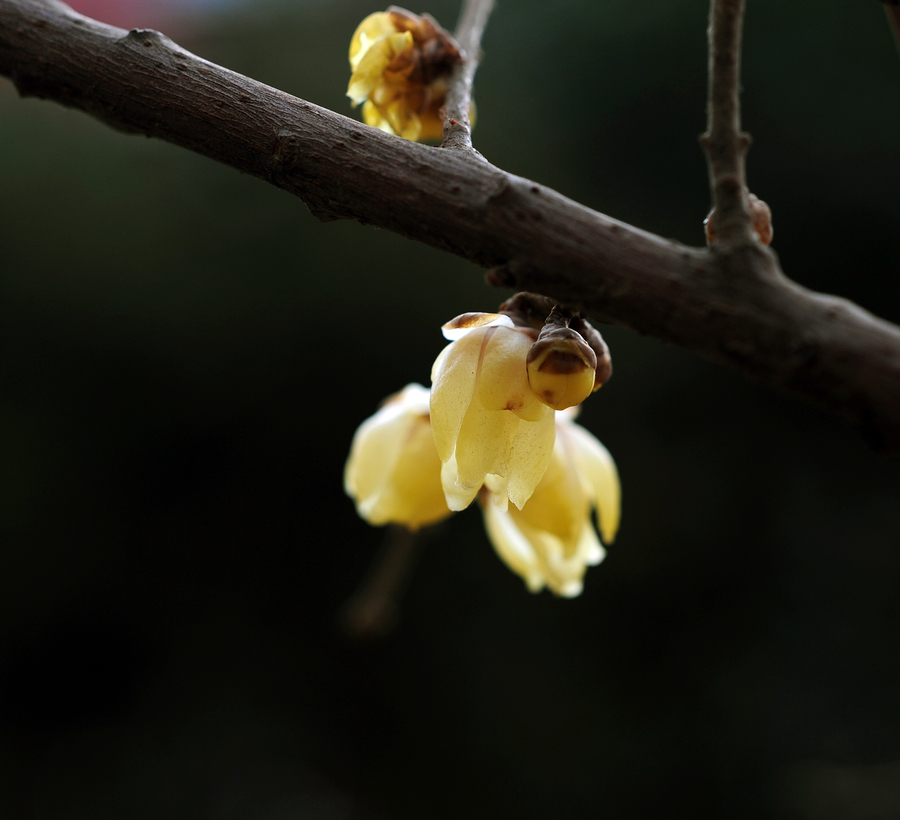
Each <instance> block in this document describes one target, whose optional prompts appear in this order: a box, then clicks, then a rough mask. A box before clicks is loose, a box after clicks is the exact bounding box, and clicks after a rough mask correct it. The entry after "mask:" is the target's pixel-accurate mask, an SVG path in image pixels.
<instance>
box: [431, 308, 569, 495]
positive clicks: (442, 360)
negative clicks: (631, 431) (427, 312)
mask: <svg viewBox="0 0 900 820" xmlns="http://www.w3.org/2000/svg"><path fill="white" fill-rule="evenodd" d="M443 330H444V335H445V336H446V337H447V338H448V339H451V340H452V341H451V343H450V344H449V345H448V346H447V347H445V348H444V350H443V351H442V352H441V353H440V355H439V356H438V357H437V360H436V361H435V363H434V367H433V368H432V373H431V380H432V383H433V384H432V389H431V425H432V430H433V431H434V443H435V445H436V447H437V452H438V456H439V457H440V460H441V462H442V463H443V465H444V466H443V470H442V481H443V486H444V493H445V495H446V498H447V505H448V506H449V507H450V509H452V510H462V509H464V508H465V507H467V506H468V505H469V504H471V503H472V501H473V500H474V499H475V496H476V495H477V494H478V491H479V489H480V488H481V486H482V485H483V484H484V483H485V482H486V481H487V480H488V478H489V477H490V480H491V483H492V488H493V490H494V492H493V493H492V498H493V502H494V503H495V504H497V505H498V506H499V507H501V508H505V507H506V505H507V500H509V501H512V502H513V504H515V505H516V506H517V507H519V508H521V507H522V506H523V505H524V504H525V503H526V502H527V501H528V499H529V498H530V497H531V494H532V493H533V492H534V488H535V487H536V486H537V485H538V482H539V481H540V480H541V477H542V476H543V475H544V471H545V470H546V469H547V464H548V463H549V462H550V455H551V453H552V452H553V441H554V436H555V424H554V421H553V411H552V410H551V409H550V408H549V407H548V406H547V405H546V404H544V403H543V402H541V401H540V400H539V399H538V397H537V396H536V395H535V393H534V391H533V390H532V389H531V387H530V386H529V384H528V370H527V366H526V359H527V357H528V351H529V349H530V348H531V345H532V344H533V343H534V340H535V336H536V334H535V333H533V332H530V331H528V330H524V329H522V328H517V327H515V326H514V324H513V321H512V319H510V318H509V317H508V316H505V315H501V314H497V313H466V314H463V315H462V316H458V317H457V318H456V319H454V320H452V321H451V322H448V323H447V324H446V325H444V328H443Z"/></svg>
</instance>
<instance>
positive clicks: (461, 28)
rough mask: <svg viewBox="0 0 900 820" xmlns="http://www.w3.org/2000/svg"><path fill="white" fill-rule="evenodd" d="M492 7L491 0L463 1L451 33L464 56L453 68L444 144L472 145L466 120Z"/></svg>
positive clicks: (465, 146)
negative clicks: (454, 29) (455, 25)
mask: <svg viewBox="0 0 900 820" xmlns="http://www.w3.org/2000/svg"><path fill="white" fill-rule="evenodd" d="M493 7H494V0H465V2H464V3H463V8H462V12H461V13H460V15H459V24H458V25H457V27H456V31H455V32H454V35H453V36H454V37H455V39H456V42H457V43H459V45H460V46H461V47H462V50H463V51H464V52H465V55H466V59H465V60H464V61H463V62H462V63H460V64H459V65H458V66H457V67H456V69H455V70H454V72H453V77H452V78H451V79H450V88H449V89H448V90H447V105H446V107H445V109H444V144H443V147H444V148H469V149H471V147H472V124H471V123H470V122H469V110H470V108H471V105H472V84H473V82H474V81H475V72H476V70H477V69H478V63H479V62H480V61H481V35H482V34H483V32H484V27H485V26H486V25H487V21H488V17H489V16H490V13H491V9H493Z"/></svg>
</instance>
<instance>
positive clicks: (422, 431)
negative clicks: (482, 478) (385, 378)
mask: <svg viewBox="0 0 900 820" xmlns="http://www.w3.org/2000/svg"><path fill="white" fill-rule="evenodd" d="M428 401H429V391H428V390H427V388H425V387H422V385H420V384H409V385H407V386H406V387H405V388H404V389H403V390H401V391H400V392H399V393H397V394H395V395H393V396H391V397H390V398H388V399H386V400H385V401H384V403H383V404H382V406H381V408H380V409H379V410H378V412H377V413H375V415H373V416H371V417H370V418H368V419H366V420H365V421H364V422H363V423H362V424H361V425H360V427H359V429H358V430H357V431H356V435H354V437H353V444H352V445H351V447H350V457H349V458H348V459H347V466H346V468H345V470H344V488H345V489H346V491H347V494H348V495H349V496H350V497H351V498H352V499H353V500H354V501H355V502H356V509H357V512H358V513H359V514H360V516H361V517H362V518H364V519H365V520H366V521H368V522H369V523H370V524H376V525H378V524H403V525H405V526H407V527H409V528H410V529H417V528H419V527H422V526H424V525H426V524H434V523H436V522H437V521H440V520H441V519H442V518H446V517H447V516H449V515H450V509H449V508H448V507H447V503H446V501H445V500H444V491H443V487H442V486H441V461H440V459H439V458H438V455H437V450H436V449H435V447H434V438H433V436H432V434H431V424H430V422H429V408H428Z"/></svg>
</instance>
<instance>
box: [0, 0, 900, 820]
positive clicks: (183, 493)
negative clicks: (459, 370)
mask: <svg viewBox="0 0 900 820" xmlns="http://www.w3.org/2000/svg"><path fill="white" fill-rule="evenodd" d="M748 5H749V9H748V13H747V21H746V45H745V69H744V106H745V107H744V123H745V127H746V128H747V129H748V130H749V131H751V132H752V134H753V137H754V145H753V148H752V150H751V152H750V155H749V179H750V181H751V187H752V189H753V190H754V191H755V192H756V193H757V194H758V195H759V196H761V197H762V198H763V199H765V200H767V201H768V202H769V203H770V205H771V206H772V209H773V211H774V218H775V243H774V247H775V249H776V250H777V252H778V254H779V256H780V259H781V261H782V264H783V266H784V268H785V270H786V271H787V273H788V274H789V275H790V276H792V277H793V278H794V279H796V280H797V281H799V282H800V283H802V284H804V285H806V286H809V287H812V288H815V289H819V290H825V291H829V292H834V293H838V294H840V295H843V296H847V297H849V298H851V299H853V300H855V301H857V302H859V303H860V304H861V305H863V306H864V307H866V308H868V309H870V310H872V311H874V312H875V313H877V314H879V315H880V316H883V317H884V318H886V319H889V320H893V321H895V322H896V321H900V231H898V229H897V226H898V224H900V197H898V189H900V59H898V54H897V49H896V47H895V45H894V43H893V41H892V39H891V35H890V32H889V29H888V26H887V24H886V21H885V18H884V13H883V10H882V8H881V4H880V3H879V2H876V0H871V1H870V2H855V3H815V4H813V3H809V2H804V1H803V0H751V2H750V3H749V4H748ZM80 7H81V8H83V9H85V10H86V11H88V12H91V11H93V12H94V13H96V14H97V16H100V17H102V18H103V19H107V20H109V21H111V22H114V23H116V24H119V25H123V26H126V27H131V26H140V27H145V26H153V27H158V28H161V29H162V30H164V31H165V32H166V33H168V34H170V35H171V36H172V37H173V38H174V39H176V40H177V41H179V42H180V43H182V44H183V45H184V46H186V47H187V48H189V49H191V50H192V51H194V52H195V53H197V54H199V55H200V56H202V57H204V58H206V59H209V60H212V61H214V62H218V63H220V64H223V65H225V66H227V67H229V68H231V69H233V70H235V71H238V72H241V73H244V74H247V75H249V76H251V77H253V78H255V79H257V80H260V81H263V82H265V83H268V84H270V85H273V86H276V87H278V88H281V89H283V90H285V91H288V92H290V93H293V94H295V95H297V96H300V97H303V98H305V99H307V100H310V101H312V102H315V103H317V104H319V105H323V106H326V107H328V108H332V109H334V110H337V111H340V112H345V113H348V114H349V113H351V112H350V109H349V107H348V104H347V101H346V99H345V97H344V90H345V87H346V81H347V79H348V67H347V65H346V49H347V45H348V43H349V39H350V36H351V34H352V32H353V30H354V28H355V26H356V24H357V23H358V22H359V21H360V20H361V19H362V17H363V16H364V15H365V14H367V13H369V12H370V11H373V10H375V9H374V8H373V7H372V6H368V5H365V4H364V3H362V2H359V0H334V2H313V1H312V0H290V2H288V1H287V0H284V1H283V2H277V1H276V0H244V2H240V0H231V2H227V3H222V2H219V3H217V2H213V0H206V2H194V3H188V2H178V3H176V2H168V3H154V2H150V0H145V1H144V2H131V3H127V2H124V1H123V2H106V3H102V2H99V0H96V2H93V3H92V2H88V1H87V0H85V2H83V3H81V4H80ZM413 10H414V11H426V10H427V11H430V12H432V13H433V14H435V15H436V16H437V17H438V19H439V20H441V21H442V22H443V23H444V24H445V25H446V26H448V27H451V28H452V26H453V25H454V23H455V19H456V16H457V13H458V5H457V3H456V2H455V1H454V0H435V1H434V2H433V3H432V5H431V6H430V7H429V8H427V9H425V8H419V7H414V8H413ZM706 13H707V3H706V2H705V0H647V1H646V2H641V3H634V2H630V0H604V2H602V3H601V2H596V0H566V1H565V2H562V1H558V2H555V3H552V4H550V3H548V2H546V0H542V2H537V0H505V2H501V3H500V4H499V8H498V9H497V10H496V12H495V14H494V16H493V18H492V20H491V22H490V25H489V28H488V31H487V34H486V37H485V43H484V46H485V54H486V56H485V60H484V62H483V64H482V67H481V69H480V71H479V74H478V78H477V85H476V94H477V101H478V112H479V121H478V126H477V129H476V132H475V138H476V145H477V147H478V148H479V150H480V151H482V153H484V154H485V156H487V157H488V158H489V159H490V160H491V161H493V162H494V163H495V164H497V165H499V166H500V167H502V168H504V169H506V170H508V171H511V172H514V173H517V174H521V175H523V176H527V177H530V178H533V179H535V180H537V181H539V182H541V183H544V184H546V185H549V186H551V187H553V188H555V189H557V190H559V191H561V192H562V193H564V194H566V195H568V196H571V197H573V198H574V199H577V200H579V201H581V202H583V203H585V204H587V205H589V206H591V207H594V208H597V209H599V210H601V211H603V212H605V213H608V214H610V215H611V216H614V217H616V218H619V219H622V220H625V221H628V222H631V223H634V224H636V225H638V226H640V227H643V228H646V229H648V230H651V231H654V232H656V233H659V234H661V235H663V236H668V237H674V238H677V239H679V240H681V241H683V242H687V243H691V244H700V243H702V225H701V222H702V220H703V217H704V215H705V213H706V211H707V209H708V201H709V200H708V190H707V182H706V177H705V165H704V159H703V156H702V154H701V152H700V149H699V147H698V144H697V135H698V134H699V133H700V132H701V131H702V130H703V127H704V119H705V113H704V105H705V83H706V79H705V68H706V55H705V27H706ZM507 295H508V293H507V292H499V291H496V290H493V289H491V288H490V287H488V286H487V285H486V284H485V283H484V280H483V271H480V270H478V269H476V268H474V267H473V266H471V265H469V264H468V263H465V262H463V261H461V260H459V259H456V258H454V257H451V256H448V255H444V254H442V253H439V252H438V251H435V250H432V249H430V248H427V247H424V246H420V245H416V244H413V243H410V242H408V241H405V240H403V239H401V238H399V237H397V236H394V235H392V234H389V233H387V232H383V231H377V230H374V229H371V228H365V227H361V226H360V225H357V224H355V223H350V222H342V223H329V224H320V223H318V222H317V221H316V220H315V219H314V218H313V217H312V216H311V215H310V214H309V213H308V211H307V210H306V208H305V206H304V205H303V204H302V203H301V202H300V201H299V200H297V199H294V198H292V197H290V196H289V195H287V194H286V193H284V192H282V191H279V190H276V189H275V188H272V187H270V186H267V185H265V184H264V183H262V182H260V181H258V180H255V179H252V178H250V177H247V176H242V175H241V174H239V173H237V172H235V171H233V170H231V169H229V168H226V167H223V166H219V165H216V164H215V163H213V162H211V161H209V160H206V159H203V158H200V157H197V156H193V155H191V154H189V153H187V152H185V151H183V150H181V149H178V148H175V147H172V146H169V145H166V144H163V143H161V142H156V141H152V140H147V139H144V138H142V137H135V136H125V135H122V134H119V133H116V132H113V131H111V130H109V129H108V128H106V127H104V126H103V125H101V124H99V123H97V122H95V121H93V120H92V119H90V118H88V117H87V116H85V115H83V114H81V113H78V112H74V111H69V110H66V109H63V108H61V107H59V106H57V105H56V104H53V103H49V102H43V101H38V100H21V99H19V98H18V96H17V95H16V93H15V90H14V89H13V87H12V85H11V83H9V82H8V81H6V80H5V79H0V816H2V817H4V818H6V817H9V818H15V819H17V818H29V819H30V818H35V819H37V818H41V820H44V818H47V819H48V820H50V819H51V818H52V820H70V818H71V819H72V820H74V818H93V819H95V820H100V819H101V818H122V817H127V818H129V820H144V818H146V819H147V820H150V819H151V818H154V819H155V818H159V817H167V818H211V820H246V819H250V818H252V820H295V818H304V819H305V818H310V820H319V819H320V818H321V820H345V819H346V820H351V819H352V820H369V819H370V818H371V819H373V820H374V819H376V818H377V819H378V820H381V819H382V818H384V819H385V820H388V819H390V820H393V818H398V820H405V819H406V818H409V819H410V820H412V819H413V818H415V820H420V818H459V817H468V818H494V817H517V818H547V817H555V818H583V817H591V816H603V817H609V818H659V817H670V816H675V815H678V814H685V815H687V816H691V817H694V818H710V819H712V818H716V819H718V818H748V820H749V818H754V819H755V818H761V817H772V818H800V819H801V820H851V818H852V819H853V820H862V819H863V818H866V820H885V819H887V818H897V817H900V651H898V643H900V465H898V461H897V459H893V460H891V459H888V458H885V457H883V456H880V455H878V454H875V453H873V452H872V451H871V450H869V449H868V448H867V446H866V445H865V443H864V442H863V441H862V440H861V439H860V437H859V436H858V435H857V434H856V433H855V432H854V431H853V430H850V429H847V428H846V427H844V426H843V425H842V423H841V422H840V421H839V420H837V419H835V418H834V417H832V416H831V415H828V414H825V413H823V412H821V411H820V410H818V409H817V408H815V407H812V406H810V405H808V404H806V403H804V402H803V401H800V400H798V399H796V398H794V397H792V396H787V395H784V394H782V393H780V392H778V391H776V390H774V389H771V388H769V387H767V386H764V385H760V384H758V383H756V382H754V381H751V380H748V379H747V378H745V377H743V376H742V375H740V374H739V373H736V372H732V371H729V370H725V369H723V368H721V367H719V366H715V365H712V364H708V363H706V362H704V361H702V360H699V359H697V358H695V357H693V356H691V355H689V354H687V353H684V352H683V351H681V350H678V349H675V348H672V347H669V346H665V345H662V344H660V343H658V342H656V341H654V340H652V339H647V338H642V337H639V336H637V335H636V334H634V333H631V332H629V331H625V330H622V329H619V328H615V327H605V328H603V331H604V333H605V335H606V337H607V340H608V342H609V344H610V347H611V349H612V354H613V361H614V364H615V369H616V372H615V376H614V378H613V379H612V381H611V382H610V383H609V384H608V386H606V387H605V388H604V389H603V391H602V393H601V394H599V395H598V396H596V397H594V398H593V399H592V400H591V401H590V402H589V403H588V405H586V408H585V411H584V413H583V422H584V424H585V425H586V426H588V427H589V428H590V429H591V430H592V431H593V432H594V433H595V434H596V435H597V436H598V437H599V438H600V439H601V440H603V441H604V443H605V444H606V445H607V446H608V448H609V449H610V450H611V452H612V453H613V455H614V456H615V458H616V460H617V462H618V465H619V468H620V471H621V476H622V482H623V488H624V519H623V525H622V530H621V533H620V537H619V538H618V540H617V541H616V543H615V544H614V545H612V547H611V548H610V550H609V555H608V558H607V560H606V561H605V563H604V564H602V565H601V566H600V567H597V568H595V569H592V570H591V571H590V572H589V574H588V576H587V581H586V586H585V591H584V594H583V595H582V596H581V597H580V598H578V599H575V600H562V599H556V598H554V597H553V596H552V595H550V594H548V593H546V592H545V593H543V594H540V595H531V594H529V593H528V592H527V591H526V590H525V588H524V586H523V584H522V582H521V581H520V579H519V578H518V577H516V576H514V575H513V574H512V573H510V572H509V571H508V570H507V569H506V568H505V566H504V565H502V564H501V562H500V561H499V559H498V558H497V557H496V556H495V555H494V553H493V551H492V550H491V547H490V546H489V544H488V542H487V540H486V537H485V536H484V534H483V531H482V524H481V521H480V516H479V514H478V513H477V511H474V510H470V511H467V512H466V513H463V514H460V515H458V516H456V517H455V518H454V519H453V520H451V521H449V522H447V524H446V525H444V526H442V527H441V528H440V529H439V531H437V532H435V533H434V534H433V536H432V537H431V538H430V539H429V540H428V542H427V543H426V544H425V545H424V546H423V548H422V550H421V552H420V554H419V556H418V560H417V561H416V564H415V571H414V573H413V575H412V577H411V580H410V582H409V585H408V588H407V589H406V593H405V595H404V597H403V600H402V602H401V604H400V612H399V618H398V620H397V622H396V625H395V628H394V629H393V631H392V632H390V633H389V634H387V635H385V636H383V637H381V638H380V639H377V640H375V639H369V640H366V639H361V638H358V637H353V636H351V635H348V634H347V631H346V630H345V629H343V628H342V627H341V623H342V620H341V613H342V611H344V607H345V603H346V602H347V600H348V599H349V598H351V596H352V595H353V594H354V592H355V590H356V589H357V588H358V587H359V585H360V584H361V583H362V581H363V579H364V578H365V577H366V575H367V573H368V572H369V569H370V566H371V565H372V563H373V561H374V560H375V558H376V556H377V554H378V552H379V550H380V549H381V545H382V541H383V539H384V531H381V530H376V529H372V528H369V527H368V526H366V525H365V524H364V523H363V522H362V521H360V520H359V519H358V518H357V516H356V514H355V511H354V509H353V505H352V503H351V502H350V501H349V499H347V498H346V497H345V496H344V494H343V490H342V469H343V463H344V459H345V457H346V453H347V450H348V447H349V443H350V439H351V436H352V434H353V431H354V430H355V428H356V426H357V425H358V424H359V423H360V421H362V420H363V419H364V418H365V417H366V416H368V415H369V414H371V413H372V412H373V411H374V410H375V408H376V407H377V404H378V402H379V401H380V400H381V399H382V397H383V396H385V395H386V394H388V393H390V392H393V391H395V390H398V389H399V388H401V387H402V386H403V385H405V384H406V383H407V382H410V381H420V382H423V383H427V379H428V375H429V371H430V365H431V361H432V360H433V358H434V356H435V355H436V354H437V352H438V351H439V350H440V349H441V347H442V344H443V340H442V337H441V335H440V331H439V326H440V325H441V324H442V323H443V322H444V321H446V320H448V319H450V318H451V317H453V316H455V315H457V314H459V313H462V312H464V311H470V310H492V309H494V308H495V307H496V305H497V304H498V303H499V302H500V301H501V300H502V299H503V298H505V297H506V296H507Z"/></svg>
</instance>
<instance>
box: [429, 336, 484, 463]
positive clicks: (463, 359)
mask: <svg viewBox="0 0 900 820" xmlns="http://www.w3.org/2000/svg"><path fill="white" fill-rule="evenodd" d="M486 332H487V331H486V330H481V331H479V332H477V333H470V334H469V335H468V336H466V337H464V338H462V339H460V340H459V341H457V342H454V343H453V344H451V345H448V346H447V347H446V348H445V349H444V350H443V351H442V352H441V354H440V355H439V356H438V358H437V361H436V362H435V367H434V370H433V373H432V381H433V382H434V384H433V385H432V388H431V428H432V430H433V432H434V443H435V445H436V447H437V451H438V455H439V456H440V457H441V461H447V459H449V458H450V456H452V455H453V451H454V448H455V447H456V439H457V437H458V436H459V431H460V428H461V427H462V423H463V419H464V418H465V415H466V411H467V410H468V409H469V405H470V404H471V403H472V396H473V395H474V393H475V377H476V375H477V373H478V361H479V358H480V357H481V346H482V342H483V341H484V336H485V333H486Z"/></svg>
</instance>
